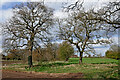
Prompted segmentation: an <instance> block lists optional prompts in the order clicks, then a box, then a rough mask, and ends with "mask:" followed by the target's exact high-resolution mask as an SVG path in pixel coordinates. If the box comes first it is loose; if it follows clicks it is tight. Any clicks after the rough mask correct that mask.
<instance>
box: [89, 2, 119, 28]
mask: <svg viewBox="0 0 120 80" xmlns="http://www.w3.org/2000/svg"><path fill="white" fill-rule="evenodd" d="M93 14H94V15H95V16H94V17H93V18H88V19H91V20H97V21H101V22H102V23H103V24H105V25H106V24H107V25H108V26H109V27H114V28H115V29H118V28H120V1H115V2H109V3H108V4H107V5H106V6H104V7H102V8H101V9H99V10H97V11H95V10H93Z"/></svg>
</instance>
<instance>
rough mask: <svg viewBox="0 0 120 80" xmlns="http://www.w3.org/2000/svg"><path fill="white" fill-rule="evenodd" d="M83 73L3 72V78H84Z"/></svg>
mask: <svg viewBox="0 0 120 80" xmlns="http://www.w3.org/2000/svg"><path fill="white" fill-rule="evenodd" d="M82 77H83V74H82V73H42V72H20V71H12V70H2V78H82Z"/></svg>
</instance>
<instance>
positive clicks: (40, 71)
mask: <svg viewBox="0 0 120 80" xmlns="http://www.w3.org/2000/svg"><path fill="white" fill-rule="evenodd" d="M78 60H79V58H70V59H69V61H67V62H65V61H51V62H42V63H40V62H34V66H33V67H32V68H28V65H27V63H26V64H25V63H24V64H23V63H14V64H9V65H8V66H4V67H3V77H5V74H6V73H11V75H10V76H9V75H8V77H12V73H13V75H15V74H16V75H21V74H22V73H23V74H24V73H25V74H26V76H27V77H33V76H32V75H34V76H36V77H38V76H39V78H47V77H48V78H117V79H118V76H119V75H118V60H115V59H108V58H83V64H81V65H79V64H78ZM11 71H12V72H11ZM14 71H15V72H14ZM19 73H20V74H19ZM31 74H32V75H31ZM46 75H47V76H46ZM26 76H22V75H21V77H26ZM41 76H42V77H41ZM18 77H20V76H18ZM34 78H35V77H34Z"/></svg>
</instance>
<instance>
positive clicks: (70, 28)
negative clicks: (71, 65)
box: [58, 6, 110, 64]
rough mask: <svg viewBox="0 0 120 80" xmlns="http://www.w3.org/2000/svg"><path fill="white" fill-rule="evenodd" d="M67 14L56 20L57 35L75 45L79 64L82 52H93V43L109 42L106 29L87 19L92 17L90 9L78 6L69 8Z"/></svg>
mask: <svg viewBox="0 0 120 80" xmlns="http://www.w3.org/2000/svg"><path fill="white" fill-rule="evenodd" d="M68 16H69V17H67V18H65V19H62V20H58V24H59V30H60V31H59V37H60V38H61V39H63V40H66V41H68V42H70V43H71V44H74V45H75V46H76V48H77V49H78V51H79V54H80V58H79V64H81V63H82V57H83V53H88V52H91V53H94V48H93V45H95V44H109V43H110V41H109V39H108V38H105V37H106V35H105V33H106V30H104V29H103V27H100V26H101V25H100V24H98V23H97V21H96V20H88V19H87V18H92V17H94V15H93V14H92V12H91V11H84V9H83V8H82V7H81V6H80V8H79V7H78V8H76V9H73V10H70V11H69V13H68ZM94 54H95V53H94Z"/></svg>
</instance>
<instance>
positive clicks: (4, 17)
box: [0, 9, 13, 22]
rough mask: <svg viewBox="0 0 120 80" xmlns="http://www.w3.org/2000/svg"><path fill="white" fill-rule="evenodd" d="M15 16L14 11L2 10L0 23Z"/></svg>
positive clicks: (0, 11)
mask: <svg viewBox="0 0 120 80" xmlns="http://www.w3.org/2000/svg"><path fill="white" fill-rule="evenodd" d="M12 16H13V13H12V9H7V10H0V19H1V20H0V22H4V21H5V20H7V19H9V18H11V17H12Z"/></svg>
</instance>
